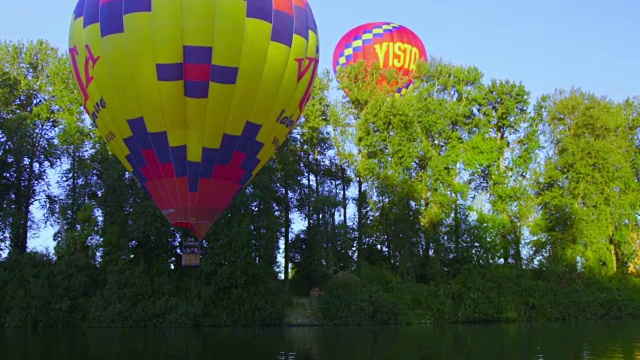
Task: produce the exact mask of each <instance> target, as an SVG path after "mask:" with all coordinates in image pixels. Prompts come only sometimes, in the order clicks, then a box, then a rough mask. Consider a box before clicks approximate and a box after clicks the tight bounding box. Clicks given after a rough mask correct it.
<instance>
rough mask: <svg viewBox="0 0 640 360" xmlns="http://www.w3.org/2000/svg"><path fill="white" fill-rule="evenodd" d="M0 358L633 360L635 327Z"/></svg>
mask: <svg viewBox="0 0 640 360" xmlns="http://www.w3.org/2000/svg"><path fill="white" fill-rule="evenodd" d="M0 359H3V360H9V359H65V360H72V359H83V360H85V359H136V360H138V359H154V360H156V359H157V360H160V359H229V360H235V359H243V360H244V359H267V360H304V359H331V360H333V359H336V360H337V359H348V360H358V359H420V360H436V359H438V360H439V359H447V360H463V359H532V360H533V359H540V360H542V359H545V360H546V359H549V360H551V359H560V360H573V359H640V322H633V321H628V322H594V323H578V324H548V323H545V324H515V325H433V326H413V327H359V328H335V327H331V328H329V327H327V328H277V329H171V330H144V331H142V330H63V331H57V330H56V331H53V330H46V331H30V330H16V329H7V330H0Z"/></svg>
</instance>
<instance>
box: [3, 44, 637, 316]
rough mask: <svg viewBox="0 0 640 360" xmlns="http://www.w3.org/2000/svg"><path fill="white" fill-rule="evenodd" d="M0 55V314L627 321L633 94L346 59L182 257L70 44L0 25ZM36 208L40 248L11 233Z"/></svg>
mask: <svg viewBox="0 0 640 360" xmlns="http://www.w3.org/2000/svg"><path fill="white" fill-rule="evenodd" d="M0 63H1V64H2V67H0V250H2V253H3V255H2V256H3V257H2V260H1V261H0V325H3V326H120V327H121V326H199V325H202V326H226V325H256V324H260V325H277V324H282V323H283V322H284V321H285V319H287V318H288V317H290V316H288V315H287V313H288V311H291V308H293V311H296V310H299V309H296V307H300V306H310V307H311V312H312V315H311V317H313V318H314V320H313V321H316V322H320V323H326V324H363V323H364V324H367V323H369V324H371V323H375V324H378V323H406V322H409V323H411V322H424V321H439V320H444V321H520V320H562V319H579V318H619V317H640V300H639V299H640V280H639V279H638V278H637V276H638V271H639V270H640V227H639V225H640V223H639V221H638V212H639V210H640V182H639V181H640V156H639V155H640V152H639V149H640V133H639V132H638V130H639V128H640V99H637V98H636V99H631V98H629V99H627V100H624V101H613V100H611V99H608V98H606V97H598V96H596V95H594V94H590V93H586V92H584V91H581V90H580V89H570V90H566V91H565V90H558V91H556V92H554V93H553V94H548V95H544V96H541V97H540V98H539V99H531V96H530V93H529V92H528V90H527V89H526V88H525V86H524V85H522V84H519V83H515V82H513V81H509V80H496V79H491V80H490V81H486V80H485V79H484V77H483V74H482V72H481V71H480V70H479V69H477V68H475V67H473V66H457V65H452V64H448V63H445V62H442V61H438V60H433V61H431V62H430V63H429V64H428V65H425V64H421V66H420V67H419V71H418V74H417V76H416V87H415V89H414V90H413V91H412V92H411V93H409V94H408V95H407V96H404V97H389V96H387V95H385V94H384V93H383V92H381V91H380V89H379V88H378V87H377V86H375V78H376V77H375V76H366V75H367V74H369V75H371V74H374V75H375V74H376V73H377V72H379V71H380V70H379V69H373V71H372V72H368V71H365V70H364V68H361V67H357V66H356V67H352V68H350V69H349V70H346V71H342V72H341V73H340V74H339V75H340V76H341V79H342V80H341V82H340V84H341V87H342V88H343V89H347V90H348V92H349V95H350V96H349V98H346V97H344V96H342V95H340V98H339V99H337V100H332V98H333V97H332V96H330V95H332V94H333V92H332V91H331V84H332V81H331V77H330V75H329V73H328V72H324V73H323V74H321V75H322V76H320V77H319V79H318V81H317V83H316V85H315V89H314V93H313V97H312V99H311V101H310V103H309V105H308V107H307V109H306V110H305V113H304V119H303V121H302V122H301V123H300V125H299V126H298V127H297V128H296V129H295V130H294V132H293V133H292V134H291V135H290V137H289V139H288V140H287V141H286V142H285V143H284V144H283V146H281V148H280V149H279V151H278V152H277V154H276V156H275V157H274V159H273V160H272V161H271V162H270V163H269V164H268V165H267V166H266V167H265V168H264V169H263V170H262V171H261V173H260V174H259V175H258V176H257V177H256V178H255V179H254V180H253V181H252V182H251V184H250V186H249V187H248V188H247V189H246V190H245V191H244V192H243V193H242V194H241V195H240V196H239V197H238V198H237V199H236V200H235V202H234V203H233V204H232V206H231V207H230V208H229V209H228V211H227V212H226V213H225V214H224V215H223V216H222V218H221V219H220V220H219V221H218V222H217V223H216V224H215V225H214V227H213V228H212V230H211V231H210V233H209V234H208V236H207V237H206V239H205V240H204V243H203V252H204V257H203V263H202V267H201V268H199V269H197V270H194V269H183V268H181V267H180V266H179V256H180V254H179V250H180V246H181V242H182V241H184V240H185V239H188V238H189V236H190V235H189V234H188V233H186V232H184V231H182V230H178V229H175V228H172V227H171V226H170V225H169V224H168V223H167V221H166V219H165V218H164V217H163V216H162V214H161V213H160V212H159V211H158V210H157V208H156V207H155V205H154V204H153V203H152V202H151V200H150V198H149V197H148V195H147V194H146V193H145V192H144V191H143V190H142V189H141V187H140V186H139V184H138V183H137V182H135V180H134V179H133V178H132V177H131V176H130V175H129V174H128V173H126V171H125V169H124V167H123V166H122V165H121V164H120V163H119V162H118V161H117V159H116V158H115V157H114V156H112V155H111V154H109V152H108V150H107V149H106V147H105V145H104V143H103V142H102V141H101V140H100V139H99V137H97V136H95V133H94V130H93V129H92V127H91V125H90V122H89V121H87V119H86V116H85V115H84V114H83V112H82V111H83V110H82V107H81V104H80V102H79V97H78V96H77V95H76V92H75V88H74V84H73V80H72V78H71V74H70V72H69V70H68V58H67V56H66V55H61V53H60V52H59V51H58V50H57V49H55V48H53V47H52V46H51V45H50V44H48V43H46V42H45V41H35V42H26V43H25V42H18V43H2V44H1V45H0ZM386 76H387V77H388V78H392V77H393V74H386ZM340 94H342V93H341V92H340ZM36 210H39V211H40V212H41V213H43V214H44V216H43V217H37V216H36ZM45 225H51V226H53V227H55V229H56V231H55V234H54V241H55V244H56V245H55V248H54V249H53V251H52V252H51V253H42V252H39V251H35V250H33V249H31V248H30V246H29V245H30V244H31V241H32V239H33V238H32V237H33V236H34V234H35V233H36V231H38V230H39V229H41V228H42V227H43V226H45ZM280 274H283V275H284V276H283V278H284V280H280V277H281V275H280ZM316 287H318V288H320V289H321V291H322V296H321V297H320V298H319V299H317V300H314V301H313V302H310V303H309V304H307V303H306V302H303V303H302V304H307V305H300V304H301V303H300V302H295V303H294V302H292V298H295V297H307V296H308V294H309V292H310V290H312V289H314V288H316ZM293 304H295V305H293ZM288 309H289V310H288Z"/></svg>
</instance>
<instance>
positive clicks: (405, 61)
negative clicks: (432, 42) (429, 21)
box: [333, 22, 427, 94]
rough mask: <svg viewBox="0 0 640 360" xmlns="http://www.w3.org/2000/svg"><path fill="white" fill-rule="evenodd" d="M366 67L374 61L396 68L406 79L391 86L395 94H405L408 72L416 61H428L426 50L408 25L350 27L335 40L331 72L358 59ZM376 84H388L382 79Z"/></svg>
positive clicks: (408, 84)
mask: <svg viewBox="0 0 640 360" xmlns="http://www.w3.org/2000/svg"><path fill="white" fill-rule="evenodd" d="M360 60H362V61H364V62H365V63H366V64H367V65H368V66H371V65H372V64H373V63H375V62H377V63H378V64H379V65H380V68H381V69H395V70H396V71H397V72H398V73H400V74H401V75H403V76H406V77H407V78H408V79H409V80H408V81H407V82H406V83H405V84H402V85H401V86H398V85H399V84H395V85H394V84H391V85H393V86H394V89H393V90H395V91H396V93H398V94H405V93H406V92H407V90H409V89H410V88H411V87H412V84H413V80H412V78H411V73H412V72H413V71H414V70H415V67H416V63H417V62H418V60H424V61H425V62H426V61H427V51H426V49H425V47H424V44H423V43H422V40H420V38H419V37H418V36H417V35H416V34H415V33H414V32H413V31H411V30H410V29H409V28H407V27H405V26H402V25H399V24H396V23H391V22H371V23H367V24H362V25H359V26H357V27H355V28H353V29H351V30H349V31H348V32H347V33H346V34H345V35H344V36H342V38H341V39H340V41H339V42H338V44H337V45H336V47H335V50H334V52H333V71H334V74H337V73H338V69H339V68H340V67H346V66H349V65H351V64H354V63H356V62H358V61H360ZM378 83H379V84H380V85H381V86H388V85H387V84H385V82H384V80H383V79H380V80H379V81H378Z"/></svg>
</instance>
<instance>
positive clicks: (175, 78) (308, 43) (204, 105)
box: [69, 0, 319, 265]
mask: <svg viewBox="0 0 640 360" xmlns="http://www.w3.org/2000/svg"><path fill="white" fill-rule="evenodd" d="M69 52H70V55H71V68H72V69H71V71H72V73H73V75H74V77H75V80H76V81H77V85H78V90H79V96H81V97H82V100H83V102H84V107H85V110H86V112H87V114H88V116H89V117H90V118H91V121H92V122H93V124H94V125H95V127H97V132H98V133H99V134H100V136H101V137H102V138H103V139H104V141H105V142H106V143H107V144H108V147H109V149H110V150H111V152H113V154H114V155H115V156H117V158H118V159H119V160H120V161H121V162H122V164H123V165H124V166H125V168H126V169H127V170H128V171H130V172H131V173H132V174H133V176H134V177H135V178H136V179H137V181H138V182H139V183H140V184H141V185H142V187H144V189H145V190H146V191H147V192H148V193H149V195H150V197H151V198H152V199H153V201H154V202H155V204H156V205H157V206H158V207H159V209H160V210H161V211H162V213H163V214H164V215H165V217H166V218H167V219H168V221H169V222H170V223H171V224H172V225H174V226H177V227H183V228H187V229H190V230H191V232H193V234H194V235H195V237H196V238H197V239H198V243H199V242H200V241H201V240H202V238H203V237H204V236H205V234H206V233H207V231H208V230H209V229H210V227H211V226H212V224H213V223H214V222H215V220H216V219H217V218H218V217H219V216H220V215H221V214H222V213H223V212H224V211H225V209H226V208H227V207H228V206H229V204H230V203H231V202H232V200H233V199H234V198H235V196H237V195H238V193H239V192H240V191H241V190H242V189H243V188H244V187H245V186H246V185H247V184H248V183H249V181H250V180H251V179H252V178H253V177H254V176H255V175H256V174H257V173H258V171H259V170H260V169H261V168H262V167H263V166H264V165H265V163H266V162H267V161H268V160H269V159H270V158H271V156H272V155H273V154H274V152H275V151H276V149H277V148H278V146H279V145H280V144H281V143H282V142H283V141H284V140H285V138H286V137H287V135H288V134H289V132H290V131H291V129H292V128H293V127H294V126H295V125H296V124H297V122H298V121H299V119H300V117H301V114H302V111H303V110H304V107H305V105H306V104H307V102H308V101H309V98H310V96H311V90H312V87H313V83H314V80H315V78H316V74H317V70H318V61H319V45H318V30H317V26H316V22H315V20H314V17H313V13H312V11H311V7H310V6H309V3H308V1H307V0H163V1H152V0H79V1H78V3H77V5H76V7H75V10H74V12H73V16H72V21H71V25H70V35H69ZM199 259H200V258H199V256H198V258H197V263H198V264H199V261H200V260H199ZM185 261H186V260H185V257H184V256H183V265H184V262H185ZM196 265H197V264H196Z"/></svg>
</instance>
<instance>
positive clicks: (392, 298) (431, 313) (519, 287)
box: [288, 267, 640, 325]
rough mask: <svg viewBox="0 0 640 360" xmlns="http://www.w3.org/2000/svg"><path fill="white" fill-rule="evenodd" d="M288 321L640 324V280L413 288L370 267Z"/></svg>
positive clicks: (512, 277)
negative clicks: (599, 321) (629, 321)
mask: <svg viewBox="0 0 640 360" xmlns="http://www.w3.org/2000/svg"><path fill="white" fill-rule="evenodd" d="M288 314H289V317H288V319H294V320H293V321H289V322H288V323H289V324H291V325H300V324H302V323H305V322H304V321H302V320H301V317H302V316H303V315H305V314H306V315H308V316H309V321H308V322H307V323H309V324H325V325H374V324H416V323H428V322H518V321H562V320H595V319H623V318H640V279H637V278H631V277H628V276H615V277H611V278H596V277H590V276H588V275H585V274H561V273H551V272H543V271H527V270H513V269H509V268H503V267H496V268H494V269H475V270H470V271H467V272H465V273H462V274H460V275H459V276H457V277H455V278H446V279H441V280H438V281H433V282H431V283H429V284H416V283H404V282H402V281H400V279H399V278H398V277H396V276H395V275H393V274H392V273H391V272H389V271H386V270H382V269H371V268H370V269H368V270H366V271H360V272H359V273H358V274H353V273H340V274H338V275H337V276H336V277H334V278H333V279H331V280H329V281H328V282H327V283H326V284H325V286H324V287H323V296H322V297H321V298H320V299H317V300H315V301H311V300H310V299H307V300H297V301H296V302H294V303H293V305H292V306H291V307H290V308H289V310H288ZM292 314H295V315H292Z"/></svg>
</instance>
